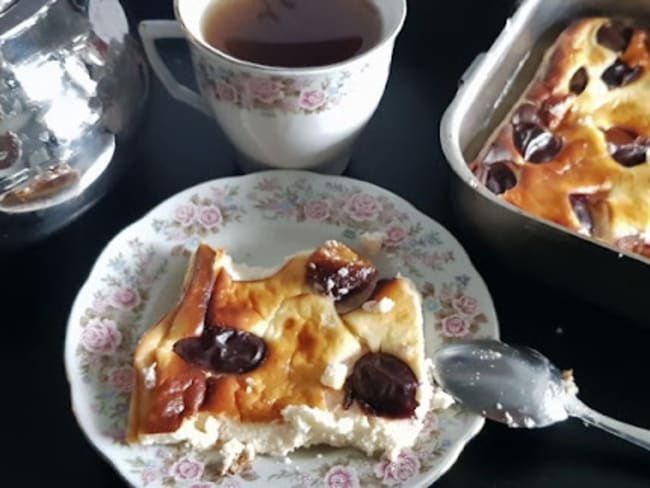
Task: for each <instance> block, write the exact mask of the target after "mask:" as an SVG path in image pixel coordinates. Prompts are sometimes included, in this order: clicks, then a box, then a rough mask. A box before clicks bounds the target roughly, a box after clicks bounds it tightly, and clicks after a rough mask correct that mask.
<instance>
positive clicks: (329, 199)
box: [248, 176, 455, 277]
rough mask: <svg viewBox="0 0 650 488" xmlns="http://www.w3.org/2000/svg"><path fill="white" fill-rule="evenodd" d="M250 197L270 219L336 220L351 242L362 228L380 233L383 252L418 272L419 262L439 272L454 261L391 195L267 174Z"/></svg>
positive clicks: (324, 221)
mask: <svg viewBox="0 0 650 488" xmlns="http://www.w3.org/2000/svg"><path fill="white" fill-rule="evenodd" d="M248 198H249V199H250V200H252V201H253V203H254V205H255V209H257V210H258V211H261V212H262V213H263V215H264V216H265V218H267V219H269V220H286V219H288V220H294V221H295V222H305V221H318V222H322V223H325V224H330V225H335V226H337V227H340V228H342V235H341V237H343V238H345V239H348V240H352V241H356V240H358V239H359V238H360V237H361V235H362V234H363V233H365V232H381V233H383V234H384V235H385V238H384V241H383V247H384V249H385V251H386V252H387V253H389V254H390V255H391V256H394V257H396V258H397V259H398V260H400V263H401V265H402V266H403V267H404V268H406V270H407V271H408V272H409V274H411V275H414V276H416V277H420V276H422V272H421V268H422V266H425V267H426V268H429V269H432V270H436V271H438V270H443V269H444V268H445V266H446V265H447V264H448V263H452V262H453V261H454V260H455V256H454V253H453V252H452V251H447V250H443V249H441V248H443V243H442V241H441V240H440V237H439V235H438V234H437V233H436V232H424V230H423V227H422V224H421V223H420V222H412V221H411V219H410V218H409V215H408V214H407V213H405V212H403V211H401V210H400V209H398V208H396V207H395V205H394V204H393V203H392V201H391V200H390V199H388V198H386V197H384V196H383V195H381V196H375V195H372V194H369V193H367V192H364V191H363V190H361V189H360V188H357V187H356V186H355V185H349V186H348V185H342V184H339V183H326V184H325V185H323V188H321V189H316V188H314V187H313V186H312V185H311V184H310V183H309V181H308V180H307V179H306V178H299V179H297V180H295V181H293V182H291V184H282V183H280V182H279V180H278V179H277V178H275V177H272V176H271V177H265V178H263V179H262V180H261V181H260V182H259V183H258V184H257V186H256V187H255V188H254V191H252V192H250V193H249V194H248Z"/></svg>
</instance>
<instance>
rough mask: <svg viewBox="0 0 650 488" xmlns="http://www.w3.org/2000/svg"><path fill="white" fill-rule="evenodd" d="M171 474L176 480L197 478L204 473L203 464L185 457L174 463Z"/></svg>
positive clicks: (170, 470)
mask: <svg viewBox="0 0 650 488" xmlns="http://www.w3.org/2000/svg"><path fill="white" fill-rule="evenodd" d="M169 474H170V475H171V476H173V477H174V479H175V480H176V481H191V480H196V479H199V478H200V477H201V475H202V474H203V464H201V463H200V462H198V461H195V460H193V459H191V458H189V457H184V458H181V459H179V460H178V461H176V462H175V463H174V464H172V466H171V468H170V469H169Z"/></svg>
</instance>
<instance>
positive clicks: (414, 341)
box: [128, 241, 433, 471]
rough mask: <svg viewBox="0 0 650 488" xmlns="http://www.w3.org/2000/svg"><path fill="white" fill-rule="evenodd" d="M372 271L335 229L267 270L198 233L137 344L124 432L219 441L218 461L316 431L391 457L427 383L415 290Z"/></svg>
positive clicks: (417, 422) (407, 435)
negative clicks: (178, 286) (183, 270)
mask: <svg viewBox="0 0 650 488" xmlns="http://www.w3.org/2000/svg"><path fill="white" fill-rule="evenodd" d="M377 277H378V273H377V270H376V269H375V267H374V266H373V265H372V263H370V262H369V261H368V260H367V259H365V258H363V257H362V256H360V255H358V254H357V253H356V252H354V251H353V250H352V249H350V248H348V247H347V246H345V245H343V244H341V243H339V242H336V241H328V242H326V243H325V244H324V245H323V246H322V247H320V248H318V249H316V250H313V251H308V252H303V253H299V254H296V255H294V256H292V257H291V258H289V259H287V260H286V262H284V263H283V265H282V266H281V267H279V268H277V269H272V270H262V269H254V270H253V269H251V268H248V267H246V266H242V265H236V264H235V263H233V262H232V259H231V258H230V257H229V256H228V255H227V253H226V251H225V250H223V249H212V248H210V247H209V246H207V245H201V246H200V247H199V248H198V249H197V251H196V252H195V254H194V256H193V258H192V260H191V262H190V265H189V267H188V271H187V275H186V279H185V283H184V287H183V292H182V296H181V298H180V300H179V302H178V304H177V305H176V306H175V307H174V309H173V310H171V311H170V312H169V313H168V314H167V315H166V316H165V317H163V318H162V319H161V320H160V321H159V322H158V323H157V324H155V325H154V326H153V327H151V329H150V330H148V331H147V332H146V333H145V335H144V336H143V337H142V339H141V341H140V343H139V345H138V347H137V350H136V352H135V357H134V366H135V370H136V381H135V388H134V391H133V394H132V399H131V408H130V415H129V427H128V441H129V442H130V443H133V444H154V443H176V442H182V441H187V442H189V443H190V444H192V445H193V446H195V447H197V448H200V449H206V448H213V447H216V448H218V449H221V451H222V453H223V454H224V461H223V462H224V466H223V468H224V471H228V470H230V471H233V470H234V469H236V465H237V464H238V463H241V462H243V461H244V460H246V459H250V458H252V456H253V455H254V454H255V453H260V454H270V455H277V456H282V455H286V454H287V453H289V452H291V451H293V450H295V449H297V448H300V447H306V446H311V445H319V444H325V445H330V446H337V447H354V448H357V449H360V450H362V451H363V452H365V453H367V454H368V455H386V456H388V457H389V458H395V457H396V456H397V455H398V454H399V452H400V451H401V450H402V449H403V448H406V447H411V446H412V445H413V444H414V442H415V440H416V437H417V436H418V434H419V432H420V430H421V428H422V422H423V419H424V416H425V413H426V412H427V411H428V409H429V408H430V406H431V400H432V396H433V386H432V383H431V381H430V376H429V373H428V368H427V361H426V360H425V356H424V337H423V330H422V312H421V299H420V295H419V293H418V291H417V290H416V288H415V286H414V285H413V283H411V281H409V280H408V279H406V278H403V277H396V278H392V279H389V280H381V281H377Z"/></svg>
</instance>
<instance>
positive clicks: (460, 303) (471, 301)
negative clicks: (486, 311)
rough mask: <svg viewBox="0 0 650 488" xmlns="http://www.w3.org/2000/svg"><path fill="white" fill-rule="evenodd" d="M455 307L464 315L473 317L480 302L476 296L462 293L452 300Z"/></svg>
mask: <svg viewBox="0 0 650 488" xmlns="http://www.w3.org/2000/svg"><path fill="white" fill-rule="evenodd" d="M451 304H452V306H453V307H454V309H455V310H456V311H458V312H460V313H461V314H463V315H466V316H468V317H471V316H472V315H474V314H475V313H476V310H477V309H478V302H477V300H476V298H474V297H468V296H467V295H462V296H460V297H458V298H455V299H454V300H453V301H452V302H451Z"/></svg>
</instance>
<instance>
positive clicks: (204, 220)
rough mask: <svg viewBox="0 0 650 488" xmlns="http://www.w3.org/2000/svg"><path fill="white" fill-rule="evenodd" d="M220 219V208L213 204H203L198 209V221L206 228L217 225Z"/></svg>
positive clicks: (221, 217) (221, 218)
mask: <svg viewBox="0 0 650 488" xmlns="http://www.w3.org/2000/svg"><path fill="white" fill-rule="evenodd" d="M222 220H223V216H222V215H221V210H220V209H219V207H217V206H215V205H205V206H203V207H201V208H200V209H199V223H200V224H201V225H202V226H203V227H205V228H206V229H209V228H211V227H214V226H216V225H219V224H220V223H221V222H222Z"/></svg>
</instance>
